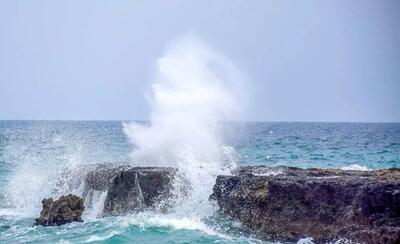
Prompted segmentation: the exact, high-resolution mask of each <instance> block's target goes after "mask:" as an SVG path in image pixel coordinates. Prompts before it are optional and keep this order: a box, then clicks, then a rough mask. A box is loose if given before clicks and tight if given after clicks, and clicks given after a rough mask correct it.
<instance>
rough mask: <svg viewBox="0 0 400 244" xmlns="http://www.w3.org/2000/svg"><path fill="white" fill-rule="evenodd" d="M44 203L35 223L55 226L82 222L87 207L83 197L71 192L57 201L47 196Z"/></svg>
mask: <svg viewBox="0 0 400 244" xmlns="http://www.w3.org/2000/svg"><path fill="white" fill-rule="evenodd" d="M42 204H43V209H42V211H41V212H40V216H39V218H37V219H35V223H34V224H33V225H42V226H55V225H64V224H68V223H71V222H82V218H81V216H82V213H83V210H84V208H85V207H84V205H83V199H82V198H80V197H78V196H75V195H72V194H69V195H67V196H61V197H60V198H59V199H58V200H56V201H53V199H52V198H47V199H43V200H42Z"/></svg>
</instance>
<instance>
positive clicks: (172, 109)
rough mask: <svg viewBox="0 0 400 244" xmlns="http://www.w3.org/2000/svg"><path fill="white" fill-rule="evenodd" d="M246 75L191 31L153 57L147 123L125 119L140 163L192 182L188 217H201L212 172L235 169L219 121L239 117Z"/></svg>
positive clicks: (185, 207) (186, 210)
mask: <svg viewBox="0 0 400 244" xmlns="http://www.w3.org/2000/svg"><path fill="white" fill-rule="evenodd" d="M243 80H244V76H243V74H241V73H240V71H239V69H238V68H237V67H236V66H235V65H234V64H233V63H232V62H231V61H230V60H229V59H227V58H226V57H224V56H223V55H221V54H219V53H218V52H216V51H214V50H212V49H211V48H209V47H207V46H206V45H205V44H204V42H202V41H200V40H199V39H198V38H196V37H194V36H192V35H189V36H185V37H183V38H181V39H177V40H176V41H175V42H173V43H172V44H171V45H169V46H168V47H167V49H166V51H165V53H164V55H163V56H162V57H161V58H159V59H158V61H157V75H156V82H155V83H153V84H152V86H151V87H152V92H151V94H150V95H149V96H148V97H147V98H148V100H149V103H150V106H151V114H150V122H151V125H150V126H146V125H143V124H139V123H129V124H128V123H125V124H124V132H125V133H126V135H127V136H128V138H129V139H130V141H131V142H132V144H133V145H134V146H135V150H134V151H133V153H132V155H131V156H132V160H133V162H134V163H135V164H138V165H143V164H146V165H155V166H172V167H177V168H178V169H179V170H180V172H182V173H183V174H184V175H185V176H186V177H187V178H188V179H189V181H190V184H191V187H192V191H191V193H190V196H189V200H187V201H185V203H184V204H182V205H181V206H180V207H179V212H183V213H185V214H186V215H187V214H190V215H203V214H204V213H209V212H210V210H211V208H210V204H209V203H208V196H209V195H210V194H211V191H212V186H213V184H214V183H215V179H216V176H217V175H218V174H222V173H229V172H230V169H232V168H233V167H235V163H236V160H235V158H236V157H235V152H234V150H233V148H231V147H229V146H227V145H225V144H224V142H223V140H222V136H221V131H220V128H221V121H223V120H232V119H238V118H240V115H241V114H242V112H243V110H242V108H243V105H244V104H245V100H246V99H245V96H244V94H245V92H244V91H245V89H244V88H245V87H244V86H243V84H244V83H243Z"/></svg>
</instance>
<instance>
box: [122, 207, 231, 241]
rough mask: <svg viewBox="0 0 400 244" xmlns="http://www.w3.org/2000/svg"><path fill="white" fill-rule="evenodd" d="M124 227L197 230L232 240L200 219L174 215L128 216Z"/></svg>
mask: <svg viewBox="0 0 400 244" xmlns="http://www.w3.org/2000/svg"><path fill="white" fill-rule="evenodd" d="M122 221H123V223H124V225H136V226H139V227H140V228H143V229H145V228H147V227H170V228H173V229H177V230H181V229H184V230H197V231H201V232H203V233H205V234H207V235H212V236H218V237H220V238H223V239H231V237H229V236H228V235H225V234H222V233H220V232H218V231H216V230H214V229H213V228H211V227H210V226H208V225H207V224H206V223H204V221H203V220H202V219H201V218H200V217H177V216H176V215H174V214H166V215H165V214H155V213H151V212H145V213H138V214H135V215H131V216H128V217H126V218H124V219H123V220H122Z"/></svg>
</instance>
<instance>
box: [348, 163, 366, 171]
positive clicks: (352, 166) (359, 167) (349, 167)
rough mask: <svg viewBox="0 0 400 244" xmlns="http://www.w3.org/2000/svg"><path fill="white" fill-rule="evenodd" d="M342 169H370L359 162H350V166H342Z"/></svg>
mask: <svg viewBox="0 0 400 244" xmlns="http://www.w3.org/2000/svg"><path fill="white" fill-rule="evenodd" d="M341 169H342V170H360V171H369V170H370V169H369V168H367V167H365V166H362V165H359V164H350V165H348V166H344V167H342V168H341Z"/></svg>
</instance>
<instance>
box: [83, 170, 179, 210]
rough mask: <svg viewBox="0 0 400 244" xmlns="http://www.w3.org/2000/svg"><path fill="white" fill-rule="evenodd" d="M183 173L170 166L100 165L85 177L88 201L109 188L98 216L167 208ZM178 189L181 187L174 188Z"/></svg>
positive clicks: (85, 194)
mask: <svg viewBox="0 0 400 244" xmlns="http://www.w3.org/2000/svg"><path fill="white" fill-rule="evenodd" d="M180 178H181V176H179V175H178V174H177V170H176V169H174V168H170V167H133V166H129V165H118V166H107V165H100V166H98V167H97V168H96V169H94V170H93V171H91V172H89V173H88V174H87V176H86V178H85V190H84V198H85V201H88V202H90V201H91V198H92V197H93V192H95V191H101V192H107V193H106V197H105V200H104V208H103V211H102V213H101V214H100V216H99V217H105V216H120V215H126V214H130V213H135V212H139V211H146V210H152V211H161V212H165V211H168V210H169V209H170V207H171V205H172V202H173V201H174V199H175V196H176V194H177V193H178V191H181V190H182V191H181V192H183V188H182V187H181V186H178V187H175V186H176V185H177V184H175V183H176V182H177V181H176V180H178V179H179V180H180ZM175 189H178V190H177V191H175Z"/></svg>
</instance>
